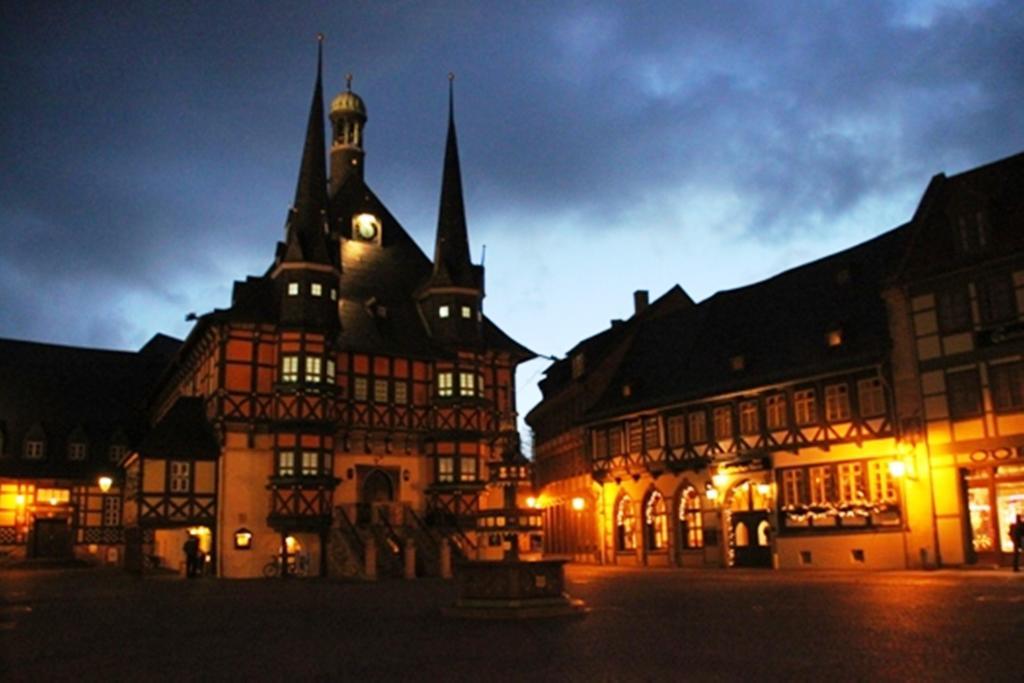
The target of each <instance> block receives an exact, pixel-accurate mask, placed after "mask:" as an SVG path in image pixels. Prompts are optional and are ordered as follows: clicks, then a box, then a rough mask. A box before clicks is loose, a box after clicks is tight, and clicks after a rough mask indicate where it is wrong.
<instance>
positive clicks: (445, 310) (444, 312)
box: [437, 306, 451, 318]
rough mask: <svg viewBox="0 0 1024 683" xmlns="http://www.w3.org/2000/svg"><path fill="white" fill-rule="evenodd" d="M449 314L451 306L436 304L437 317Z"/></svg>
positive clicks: (445, 316) (444, 316)
mask: <svg viewBox="0 0 1024 683" xmlns="http://www.w3.org/2000/svg"><path fill="white" fill-rule="evenodd" d="M450 315H451V308H450V307H448V306H438V307H437V317H438V318H447V317H448V316H450Z"/></svg>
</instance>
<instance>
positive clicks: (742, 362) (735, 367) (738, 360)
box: [729, 355, 747, 372]
mask: <svg viewBox="0 0 1024 683" xmlns="http://www.w3.org/2000/svg"><path fill="white" fill-rule="evenodd" d="M729 367H730V368H732V371H733V372H739V371H740V370H742V369H744V368H745V367H747V359H746V358H745V357H744V356H742V355H737V356H733V357H732V358H730V359H729Z"/></svg>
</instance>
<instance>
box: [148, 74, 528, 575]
mask: <svg viewBox="0 0 1024 683" xmlns="http://www.w3.org/2000/svg"><path fill="white" fill-rule="evenodd" d="M350 85H351V84H350ZM323 109H324V107H323V95H322V85H321V77H320V72H319V67H318V73H317V80H316V85H315V88H314V94H313V101H312V104H311V108H310V113H309V120H308V123H307V129H306V138H305V146H304V149H303V153H302V160H301V165H300V172H299V179H298V184H297V189H296V194H295V200H294V204H293V206H292V207H291V209H290V210H289V212H288V216H287V219H286V224H285V239H284V241H283V242H281V243H279V245H278V247H277V251H276V255H275V257H274V259H273V262H272V263H271V265H270V267H269V268H268V270H267V272H266V273H265V274H263V275H261V276H253V277H249V278H247V279H246V280H244V281H241V282H236V283H235V286H234V291H233V295H232V301H231V305H230V306H229V307H227V308H225V309H217V310H214V311H212V312H209V313H206V314H204V315H200V316H198V319H197V322H196V325H195V327H194V328H193V330H192V332H191V334H190V335H189V336H188V338H187V339H186V341H185V343H184V346H183V348H182V350H181V352H180V353H179V354H178V356H177V359H176V360H175V363H174V365H173V367H172V368H171V369H170V371H169V372H168V373H167V374H166V375H165V377H164V378H163V380H162V382H161V384H160V387H159V390H158V396H157V399H156V403H155V414H154V419H155V421H156V424H157V427H156V429H155V432H154V433H156V432H160V429H161V428H160V425H161V424H163V423H164V422H170V423H176V422H182V421H184V422H188V423H189V424H193V427H188V428H187V430H188V431H190V432H192V433H198V432H199V431H200V430H203V429H207V428H208V431H209V434H210V436H209V437H204V438H202V439H195V440H194V441H196V443H193V444H192V446H193V448H194V449H193V450H190V447H189V444H188V443H187V442H184V443H176V442H172V441H170V440H168V439H165V438H154V439H153V443H150V442H144V444H143V446H142V448H140V449H139V451H138V452H137V453H134V454H133V456H132V457H133V459H132V460H130V461H129V469H128V472H129V478H128V481H129V482H130V486H131V487H132V488H131V491H130V493H131V497H132V499H133V500H135V501H136V502H137V511H138V512H137V515H134V513H133V517H132V523H137V524H138V525H139V527H140V528H153V529H161V528H163V529H171V530H173V529H179V530H180V529H184V528H191V529H193V530H197V531H202V532H203V533H204V534H208V536H209V538H210V543H209V547H208V550H209V551H210V553H211V557H212V558H214V561H215V564H216V567H217V571H218V572H219V573H220V574H221V575H224V576H257V575H259V574H260V572H261V571H262V569H263V567H264V565H266V564H267V563H268V561H272V558H273V557H274V556H277V555H278V554H279V553H280V552H281V549H282V548H285V549H287V550H288V551H289V553H291V554H303V555H304V556H307V557H309V559H310V566H311V567H312V568H313V569H314V573H316V572H319V573H328V572H332V571H337V572H342V571H348V570H351V568H352V567H353V566H361V563H362V562H363V561H364V560H365V549H366V546H367V545H368V544H373V545H375V546H376V548H377V549H378V554H380V555H381V556H387V555H388V554H389V553H391V552H397V551H398V549H400V548H403V547H404V546H405V544H406V543H409V542H413V543H414V544H415V545H417V546H418V547H419V550H420V552H421V553H430V552H436V548H434V549H433V550H432V549H431V548H428V547H427V546H429V545H430V544H431V543H438V542H439V541H440V539H441V538H444V537H447V538H449V539H450V540H451V542H452V543H453V544H454V545H455V547H456V548H457V549H458V550H461V551H462V552H464V553H466V554H467V555H473V556H487V555H488V553H489V552H490V553H493V554H500V552H501V548H500V547H497V548H493V549H489V548H488V546H487V543H486V542H484V543H482V544H481V543H478V540H477V534H476V531H475V520H476V518H477V516H478V513H479V512H480V511H481V508H482V507H486V506H488V505H493V506H498V507H500V506H501V505H502V500H501V495H500V493H499V494H495V495H494V496H491V497H490V499H489V497H488V487H487V481H488V477H487V473H488V464H489V463H491V462H493V461H495V460H496V459H498V458H500V457H501V456H502V455H503V454H504V453H506V452H507V451H508V450H509V449H510V448H514V447H515V444H517V443H518V442H517V439H516V438H515V434H516V431H515V430H516V426H515V416H516V413H515V383H514V374H515V367H516V365H517V364H518V363H520V362H521V361H523V360H525V359H528V358H530V357H532V355H533V354H532V353H531V352H530V351H529V350H527V349H526V348H524V347H523V346H521V345H519V344H518V343H516V342H515V341H513V340H512V339H511V338H509V337H508V336H507V335H506V334H505V333H503V332H502V331H501V330H500V329H499V328H498V327H497V326H496V325H495V324H494V323H493V322H491V320H490V319H489V318H488V317H487V316H486V315H485V314H484V311H483V301H484V269H483V267H482V266H481V265H476V264H473V263H472V262H471V260H470V251H469V240H468V234H467V227H466V219H465V209H464V205H463V197H462V180H461V172H460V168H459V155H458V146H457V140H456V132H455V122H454V114H453V111H452V102H451V92H449V122H448V132H447V143H446V148H445V153H444V164H443V178H442V187H441V201H440V210H439V217H438V224H437V232H436V239H435V245H434V255H433V259H430V258H427V256H426V255H424V253H423V252H422V251H421V250H420V248H419V247H418V246H417V245H416V243H415V242H414V241H413V239H412V238H411V237H410V236H409V234H408V233H407V232H406V231H405V229H404V228H403V227H402V226H401V224H400V223H399V222H398V220H397V219H396V218H395V217H394V216H393V215H392V214H391V213H390V212H389V211H388V209H387V207H386V206H385V205H384V204H383V202H381V200H380V199H379V198H378V197H377V196H376V195H375V194H374V192H373V191H372V190H371V189H370V187H369V185H368V184H367V183H366V181H365V179H364V174H363V164H364V131H365V125H366V122H367V111H366V107H365V104H364V103H363V100H362V99H361V98H360V97H359V96H358V95H356V94H355V93H354V92H352V91H351V89H350V87H349V89H347V90H346V91H344V92H342V93H341V94H339V95H338V96H337V97H336V98H335V99H334V100H333V101H332V102H331V105H330V111H329V117H330V124H331V125H330V136H329V138H328V137H327V136H326V135H325V130H324V121H323V117H324V111H323ZM328 145H329V156H330V177H328V174H327V165H326V164H325V149H326V148H327V147H328ZM204 421H205V423H206V425H207V427H203V426H202V424H200V423H203V422H204ZM178 431H181V430H180V429H177V428H173V427H171V428H169V429H166V430H164V432H165V434H164V436H173V435H174V433H176V432H178ZM157 436H159V435H157ZM211 442H212V443H214V444H216V446H214V447H211V446H210V445H209V444H210V443H211ZM147 449H148V450H147ZM179 535H180V534H179ZM136 537H137V538H140V539H143V540H144V539H145V538H146V536H145V534H137V535H136ZM162 537H163V536H162V535H161V534H160V533H159V532H158V533H157V535H156V537H155V538H156V539H160V538H162ZM181 538H182V540H183V538H184V537H183V536H182V537H181ZM243 539H244V540H243ZM500 542H502V541H500V540H499V544H500ZM157 545H158V546H159V544H157ZM171 545H173V544H171ZM179 545H180V543H179ZM168 548H170V546H168ZM149 552H163V551H162V550H161V548H159V547H157V548H155V549H154V548H151V547H149V546H145V547H143V548H141V549H140V551H139V555H140V556H145V555H146V554H147V553H149ZM166 552H175V551H173V550H168V551H166ZM355 556H358V557H355ZM346 567H347V568H349V569H346Z"/></svg>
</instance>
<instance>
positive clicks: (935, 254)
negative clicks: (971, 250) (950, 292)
mask: <svg viewBox="0 0 1024 683" xmlns="http://www.w3.org/2000/svg"><path fill="white" fill-rule="evenodd" d="M979 214H981V216H982V220H983V221H984V222H985V224H986V231H987V238H988V241H989V244H988V248H987V249H981V250H978V251H977V252H976V253H975V254H973V255H970V254H968V255H965V254H963V253H962V252H961V251H960V250H959V249H958V248H957V244H958V240H959V239H960V232H959V226H960V220H965V221H968V222H974V221H977V220H978V216H979ZM911 224H912V230H911V233H912V236H911V238H910V239H911V244H912V246H911V248H910V249H908V251H907V254H908V257H907V260H906V262H905V263H904V264H903V268H902V270H901V272H900V276H901V277H902V278H904V279H908V280H912V279H919V278H925V277H930V276H934V275H943V274H945V273H947V272H949V270H950V268H951V265H952V266H954V267H956V266H970V265H972V264H973V263H974V262H976V261H981V260H990V259H992V258H993V256H999V255H1003V254H1008V253H1011V252H1017V251H1020V250H1022V249H1024V230H1021V227H1020V226H1021V225H1022V224H1024V152H1022V153H1019V154H1015V155H1013V156H1010V157H1007V158H1005V159H1000V160H999V161H994V162H992V163H990V164H986V165H984V166H979V167H978V168H974V169H971V170H969V171H965V172H963V173H958V174H956V175H953V176H949V177H947V176H946V175H945V174H941V173H940V174H938V175H936V176H935V177H934V178H932V181H931V183H930V184H929V185H928V189H927V191H926V192H925V194H924V197H922V199H921V202H920V204H919V206H918V209H917V212H916V213H915V215H914V219H913V221H912V222H911Z"/></svg>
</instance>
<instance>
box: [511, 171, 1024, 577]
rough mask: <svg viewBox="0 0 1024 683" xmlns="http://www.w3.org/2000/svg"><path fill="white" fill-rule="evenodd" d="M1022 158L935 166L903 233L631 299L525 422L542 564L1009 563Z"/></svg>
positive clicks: (552, 379) (577, 351)
mask: <svg viewBox="0 0 1024 683" xmlns="http://www.w3.org/2000/svg"><path fill="white" fill-rule="evenodd" d="M1022 168H1024V155H1017V156H1015V157H1011V158H1008V159H1005V160H1003V161H1000V162H996V163H994V164H990V165H988V166H985V167H982V168H979V169H975V170H973V171H969V172H966V173H962V174H959V175H956V176H952V177H948V178H947V177H946V176H944V175H939V176H936V178H935V179H933V181H932V183H931V184H930V186H929V188H928V190H927V192H926V193H925V195H924V197H923V198H922V201H921V204H920V207H919V208H918V210H917V212H916V214H915V216H914V217H913V219H912V220H911V221H910V222H908V223H907V224H905V225H903V226H900V227H898V228H895V229H893V230H891V231H889V232H887V233H885V234H883V235H881V236H879V237H877V238H875V239H873V240H871V241H869V242H866V243H864V244H861V245H858V246H856V247H853V248H851V249H848V250H846V251H843V252H840V253H838V254H834V255H832V256H829V257H826V258H824V259H821V260H819V261H816V262H813V263H809V264H807V265H804V266H801V267H798V268H795V269H793V270H790V271H787V272H785V273H782V274H780V275H778V276H776V277H773V278H771V279H769V280H766V281H764V282H761V283H757V284H754V285H750V286H748V287H743V288H740V289H736V290H732V291H727V292H721V293H719V294H716V295H714V296H712V297H711V298H709V299H707V300H706V301H703V302H700V303H699V304H693V303H692V302H690V301H689V300H688V298H685V300H684V298H683V297H680V296H679V295H678V293H675V294H674V292H675V290H673V292H670V293H669V294H668V295H666V296H665V297H662V299H659V300H658V301H656V302H654V303H653V304H651V305H647V296H646V293H645V292H637V293H636V294H635V303H636V306H635V309H636V310H635V313H634V315H633V316H632V317H631V318H630V319H628V320H626V321H621V322H618V321H616V322H613V324H612V327H611V328H610V329H608V330H606V331H604V332H602V333H601V334H598V335H595V336H594V337H591V338H589V339H587V340H584V341H583V342H581V343H580V344H578V345H577V346H576V347H574V348H573V349H572V350H571V351H570V352H569V353H568V354H567V356H566V358H565V359H563V360H560V361H557V362H555V363H554V364H553V365H552V366H551V367H550V368H549V369H548V370H547V373H546V375H545V379H544V380H543V381H542V382H541V388H542V391H543V395H544V399H543V401H542V402H541V403H540V404H539V405H538V406H537V407H536V408H535V409H534V410H533V411H531V413H530V414H529V416H528V417H527V421H528V423H529V424H530V425H531V427H532V428H533V429H534V455H535V458H536V468H537V473H538V485H539V486H540V487H541V495H540V496H539V497H538V505H539V506H540V507H541V508H542V509H543V510H544V518H545V522H546V525H547V526H546V534H547V539H546V541H547V550H548V552H552V553H556V554H569V555H573V556H575V557H577V558H578V559H582V560H587V559H592V560H594V561H601V562H609V563H623V564H642V565H654V566H657V565H678V566H762V567H771V566H779V567H864V568H900V567H921V566H936V565H939V564H943V565H960V564H965V563H971V562H979V561H980V562H992V563H998V562H1002V561H1005V559H1006V552H1007V551H1008V549H1009V547H1008V541H1007V538H1006V527H1007V526H1008V524H1009V523H1010V522H1011V521H1012V519H1013V515H1015V514H1017V513H1019V512H1021V500H1022V498H1021V491H1020V489H1021V486H1022V483H1021V482H1022V479H1021V474H1022V470H1021V465H1022V464H1024V461H1022V460H1021V459H1020V451H1019V447H1020V445H1022V444H1024V423H1021V419H1024V412H1022V410H1024V407H1022V406H1021V404H1020V401H1018V396H1019V394H1020V392H1021V381H1022V377H1021V371H1020V370H1019V368H1018V365H1019V363H1020V358H1021V357H1020V355H1019V354H1020V352H1021V346H1020V343H1019V338H1018V336H1017V335H1016V334H1015V331H1016V330H1017V327H1019V326H1021V322H1020V321H1021V320H1022V319H1024V318H1022V313H1024V294H1021V293H1020V290H1019V289H1018V288H1019V287H1020V286H1021V285H1024V270H1021V262H1020V255H1021V250H1020V247H1021V237H1020V235H1021V233H1022V231H1021V227H1022V226H1021V206H1022V202H1021V197H1024V178H1022V175H1021V169H1022ZM673 300H675V302H676V303H675V304H674V305H666V302H671V301H673Z"/></svg>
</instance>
